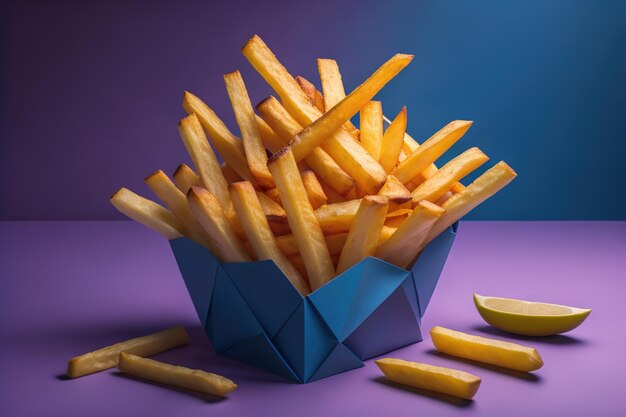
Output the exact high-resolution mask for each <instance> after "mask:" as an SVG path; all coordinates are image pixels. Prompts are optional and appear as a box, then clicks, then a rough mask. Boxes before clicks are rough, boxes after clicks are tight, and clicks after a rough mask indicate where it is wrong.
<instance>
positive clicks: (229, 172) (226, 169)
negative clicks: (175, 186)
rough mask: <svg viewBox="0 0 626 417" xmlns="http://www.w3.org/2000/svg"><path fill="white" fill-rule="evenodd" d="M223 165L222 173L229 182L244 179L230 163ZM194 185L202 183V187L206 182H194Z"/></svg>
mask: <svg viewBox="0 0 626 417" xmlns="http://www.w3.org/2000/svg"><path fill="white" fill-rule="evenodd" d="M221 166H222V175H223V176H224V179H225V180H226V182H227V183H228V184H230V183H231V182H237V181H243V178H241V177H240V176H239V174H237V171H235V169H234V168H233V167H231V166H230V165H228V164H227V163H226V162H224V163H222V165H221ZM194 185H200V186H201V187H202V186H204V184H194ZM181 191H182V190H181ZM187 191H189V189H187ZM185 194H186V193H185Z"/></svg>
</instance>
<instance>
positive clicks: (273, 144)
mask: <svg viewBox="0 0 626 417" xmlns="http://www.w3.org/2000/svg"><path fill="white" fill-rule="evenodd" d="M255 117H256V123H257V127H258V128H259V133H260V134H261V139H262V140H263V143H264V144H265V146H266V147H267V149H269V150H270V152H271V153H276V152H278V151H280V150H281V149H282V148H284V147H285V146H287V145H288V144H289V143H288V142H287V141H286V140H285V139H283V138H282V137H281V136H280V135H279V134H278V133H276V132H274V129H272V128H271V127H270V125H268V124H267V122H266V121H265V120H263V118H261V117H260V116H258V115H255Z"/></svg>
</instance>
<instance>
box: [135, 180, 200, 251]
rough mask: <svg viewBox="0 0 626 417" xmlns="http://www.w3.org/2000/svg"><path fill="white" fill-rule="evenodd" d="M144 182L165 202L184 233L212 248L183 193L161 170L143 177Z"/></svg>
mask: <svg viewBox="0 0 626 417" xmlns="http://www.w3.org/2000/svg"><path fill="white" fill-rule="evenodd" d="M145 182H146V184H147V185H148V187H150V189H151V190H152V191H153V192H154V194H155V195H156V196H157V197H159V198H160V199H161V201H163V202H164V203H165V205H166V206H167V207H168V208H169V209H170V210H171V211H172V213H173V214H174V216H175V217H176V218H177V219H178V220H179V221H180V222H181V224H182V226H183V228H184V229H185V235H187V236H189V237H190V238H191V239H193V240H194V241H196V242H198V243H199V244H201V245H203V246H205V247H207V248H210V249H212V246H211V245H212V243H211V238H210V237H209V236H208V235H207V234H206V233H204V230H203V229H202V227H201V226H200V224H199V223H198V221H197V220H196V218H195V216H194V215H193V213H192V211H191V209H190V208H189V204H188V203H187V198H186V197H185V195H184V194H183V193H182V192H181V191H180V190H179V189H178V188H176V186H175V185H174V183H173V182H172V181H171V180H170V179H169V178H168V176H167V175H166V174H165V173H164V172H163V171H161V170H158V171H156V172H155V173H153V174H152V175H150V176H148V177H147V178H146V179H145Z"/></svg>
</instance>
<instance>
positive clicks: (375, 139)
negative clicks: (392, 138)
mask: <svg viewBox="0 0 626 417" xmlns="http://www.w3.org/2000/svg"><path fill="white" fill-rule="evenodd" d="M359 119H360V123H359V127H360V128H361V131H360V132H361V133H360V136H359V137H360V139H361V144H362V145H363V147H364V148H365V149H366V150H367V151H368V152H369V154H370V155H372V156H373V157H374V159H376V160H377V161H378V160H379V159H380V148H381V146H382V142H383V105H382V103H381V102H380V101H370V102H368V103H365V105H364V106H363V107H362V108H361V112H360V114H359Z"/></svg>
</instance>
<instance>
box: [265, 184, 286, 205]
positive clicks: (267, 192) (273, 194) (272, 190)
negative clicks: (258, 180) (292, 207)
mask: <svg viewBox="0 0 626 417" xmlns="http://www.w3.org/2000/svg"><path fill="white" fill-rule="evenodd" d="M264 193H265V195H266V196H268V197H269V198H271V199H272V200H274V201H275V202H276V203H278V204H280V194H279V193H278V188H270V189H269V190H265V191H264ZM281 207H282V206H281Z"/></svg>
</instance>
